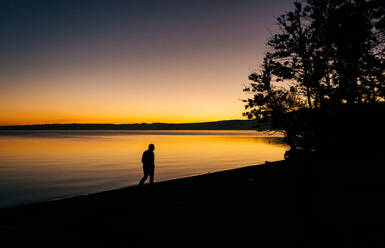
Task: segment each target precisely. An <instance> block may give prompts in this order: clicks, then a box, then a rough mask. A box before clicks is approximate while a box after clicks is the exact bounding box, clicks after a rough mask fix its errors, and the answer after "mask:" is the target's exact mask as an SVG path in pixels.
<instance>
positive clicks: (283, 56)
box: [244, 0, 385, 149]
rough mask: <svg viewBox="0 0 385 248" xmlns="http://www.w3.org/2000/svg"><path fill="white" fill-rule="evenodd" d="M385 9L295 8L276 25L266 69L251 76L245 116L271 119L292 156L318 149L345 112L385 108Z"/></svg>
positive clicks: (350, 2)
mask: <svg viewBox="0 0 385 248" xmlns="http://www.w3.org/2000/svg"><path fill="white" fill-rule="evenodd" d="M384 7H385V6H384V3H383V1H380V0H372V1H362V0H328V1H326V0H325V1H319V0H307V1H302V2H295V3H294V10H293V11H289V12H287V13H285V14H283V15H281V16H280V17H278V18H277V24H278V27H279V31H278V32H277V33H275V34H273V35H272V37H271V38H270V39H269V40H268V42H267V47H268V50H267V52H266V54H265V58H264V60H263V63H262V65H261V69H260V70H259V71H256V72H254V73H252V74H251V75H250V76H249V79H250V80H251V81H252V82H251V83H249V84H248V86H246V87H245V89H244V91H246V92H249V93H251V94H252V97H250V98H248V99H245V100H244V102H246V105H245V108H246V112H245V113H244V115H245V116H247V117H248V118H250V119H252V118H257V119H261V120H263V119H264V120H266V119H268V120H270V121H271V129H275V130H284V131H285V133H286V136H287V138H288V142H289V144H290V146H291V147H292V149H295V148H297V147H300V148H305V149H319V148H320V147H321V146H322V143H325V140H326V138H325V137H326V136H327V135H326V133H327V132H326V130H328V131H330V129H329V127H328V126H330V125H331V123H332V122H333V120H334V119H336V118H334V117H335V116H336V115H337V114H340V113H341V111H342V110H341V109H343V108H345V109H346V106H348V105H349V106H350V105H354V104H364V103H372V104H373V103H379V102H384V98H385V83H384V82H385V80H384V79H385V62H384V51H385V49H384V40H385V39H384V37H385V35H384V30H385V11H384ZM345 105H346V106H345ZM358 109H359V110H360V111H366V110H364V109H363V108H361V107H360V108H356V110H358ZM349 111H351V108H350V107H349ZM353 112H354V111H353ZM353 112H352V113H353ZM355 115H356V116H359V115H360V114H359V113H358V112H357V113H355ZM333 116H334V117H333ZM341 121H343V120H341ZM341 126H343V125H341ZM326 143H328V144H330V142H329V141H328V142H326Z"/></svg>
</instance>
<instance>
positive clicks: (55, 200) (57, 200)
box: [0, 160, 284, 212]
mask: <svg viewBox="0 0 385 248" xmlns="http://www.w3.org/2000/svg"><path fill="white" fill-rule="evenodd" d="M283 162H284V160H279V161H273V162H270V161H266V162H265V163H263V164H256V165H247V166H243V167H238V168H232V169H224V170H219V171H213V172H211V171H210V172H207V173H203V174H197V175H192V176H183V177H178V178H173V179H167V180H164V181H155V182H154V184H153V185H150V184H148V181H147V182H146V183H145V184H144V186H143V187H161V186H162V185H164V184H167V185H170V184H171V185H173V184H175V183H178V184H180V183H182V184H184V183H187V182H189V181H194V180H200V179H202V178H204V177H216V176H218V175H223V174H227V175H229V174H233V173H240V172H241V171H243V170H247V169H251V168H253V169H256V168H259V167H260V168H261V167H263V166H267V165H269V166H274V165H276V166H277V165H281V164H282V163H283ZM159 185H161V186H159ZM132 190H134V191H135V190H139V187H138V184H133V185H129V186H125V187H121V188H116V189H109V190H103V191H95V192H90V193H80V194H76V195H69V196H63V197H57V198H53V199H48V200H44V201H37V202H31V203H25V204H20V205H15V206H10V207H3V208H0V212H1V211H2V210H12V209H19V208H29V207H38V206H41V205H46V204H50V203H55V204H59V203H60V202H63V201H71V200H83V199H86V198H93V197H94V196H96V197H97V196H98V195H106V194H107V195H108V194H110V193H111V194H120V193H122V194H124V193H128V192H129V191H132Z"/></svg>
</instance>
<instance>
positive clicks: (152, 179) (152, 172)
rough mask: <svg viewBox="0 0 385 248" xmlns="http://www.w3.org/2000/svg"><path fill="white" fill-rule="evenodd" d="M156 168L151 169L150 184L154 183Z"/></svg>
mask: <svg viewBox="0 0 385 248" xmlns="http://www.w3.org/2000/svg"><path fill="white" fill-rule="evenodd" d="M154 169H155V168H154V167H151V168H150V171H149V174H150V184H152V183H153V182H154Z"/></svg>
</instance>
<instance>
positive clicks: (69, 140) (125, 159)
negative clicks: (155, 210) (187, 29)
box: [0, 131, 287, 201]
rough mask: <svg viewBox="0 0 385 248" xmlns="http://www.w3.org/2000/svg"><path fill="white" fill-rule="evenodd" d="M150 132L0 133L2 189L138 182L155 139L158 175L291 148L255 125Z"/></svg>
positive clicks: (86, 188)
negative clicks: (253, 128) (247, 128)
mask: <svg viewBox="0 0 385 248" xmlns="http://www.w3.org/2000/svg"><path fill="white" fill-rule="evenodd" d="M27 133H28V132H27ZM31 133H32V135H31ZM42 133H43V135H42ZM148 133H149V134H146V131H140V132H135V131H127V132H124V131H119V132H113V131H112V132H111V131H110V132H108V131H107V132H105V131H92V132H91V133H89V134H87V131H85V132H82V131H75V132H71V131H66V132H60V131H59V132H56V133H55V132H49V131H48V132H46V134H45V135H44V131H43V132H39V133H35V134H33V132H30V133H29V135H3V136H0V164H1V166H0V179H1V180H0V189H1V190H2V192H0V194H7V195H12V193H10V194H8V193H9V192H15V195H17V194H21V196H20V197H21V199H23V197H24V196H23V195H24V193H21V192H23V191H24V190H26V192H29V190H31V191H32V192H34V191H39V192H40V194H41V195H40V196H39V197H38V199H41V198H52V197H53V198H55V197H59V196H63V195H72V194H79V193H89V192H94V191H101V190H107V189H112V188H119V187H124V186H129V185H133V184H136V183H137V181H138V180H139V178H140V176H141V173H142V172H141V162H140V158H141V154H142V152H143V151H144V150H145V149H147V146H148V144H150V143H154V144H155V145H156V149H155V164H156V173H155V180H156V181H159V180H167V179H172V178H178V177H184V176H190V175H197V174H201V173H207V172H213V171H219V170H223V169H230V168H237V167H242V166H246V165H253V164H260V163H264V162H265V161H275V160H281V159H283V154H284V152H285V150H287V146H286V145H283V144H281V142H282V138H281V137H264V136H266V135H263V134H262V136H258V135H257V134H256V132H255V131H228V132H226V131H185V132H184V131H148ZM259 135H261V134H259ZM52 188H54V190H53V189H52ZM49 189H50V190H49ZM8 191H9V192H8ZM7 192H8V193H7ZM17 192H19V193H17ZM16 193H17V194H16ZM35 197H36V196H35ZM30 200H36V199H30ZM15 201H16V200H15Z"/></svg>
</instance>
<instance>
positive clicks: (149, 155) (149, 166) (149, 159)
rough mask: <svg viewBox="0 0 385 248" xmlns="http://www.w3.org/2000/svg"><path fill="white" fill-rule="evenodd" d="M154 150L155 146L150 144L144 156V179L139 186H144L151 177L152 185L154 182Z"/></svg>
mask: <svg viewBox="0 0 385 248" xmlns="http://www.w3.org/2000/svg"><path fill="white" fill-rule="evenodd" d="M154 150H155V146H154V145H153V144H150V145H149V146H148V150H146V151H144V152H143V155H142V163H143V174H144V175H143V177H142V179H141V180H140V182H139V186H142V185H143V184H144V182H145V181H146V180H147V178H148V176H150V184H152V183H153V182H154V169H155V164H154V160H155V157H154Z"/></svg>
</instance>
